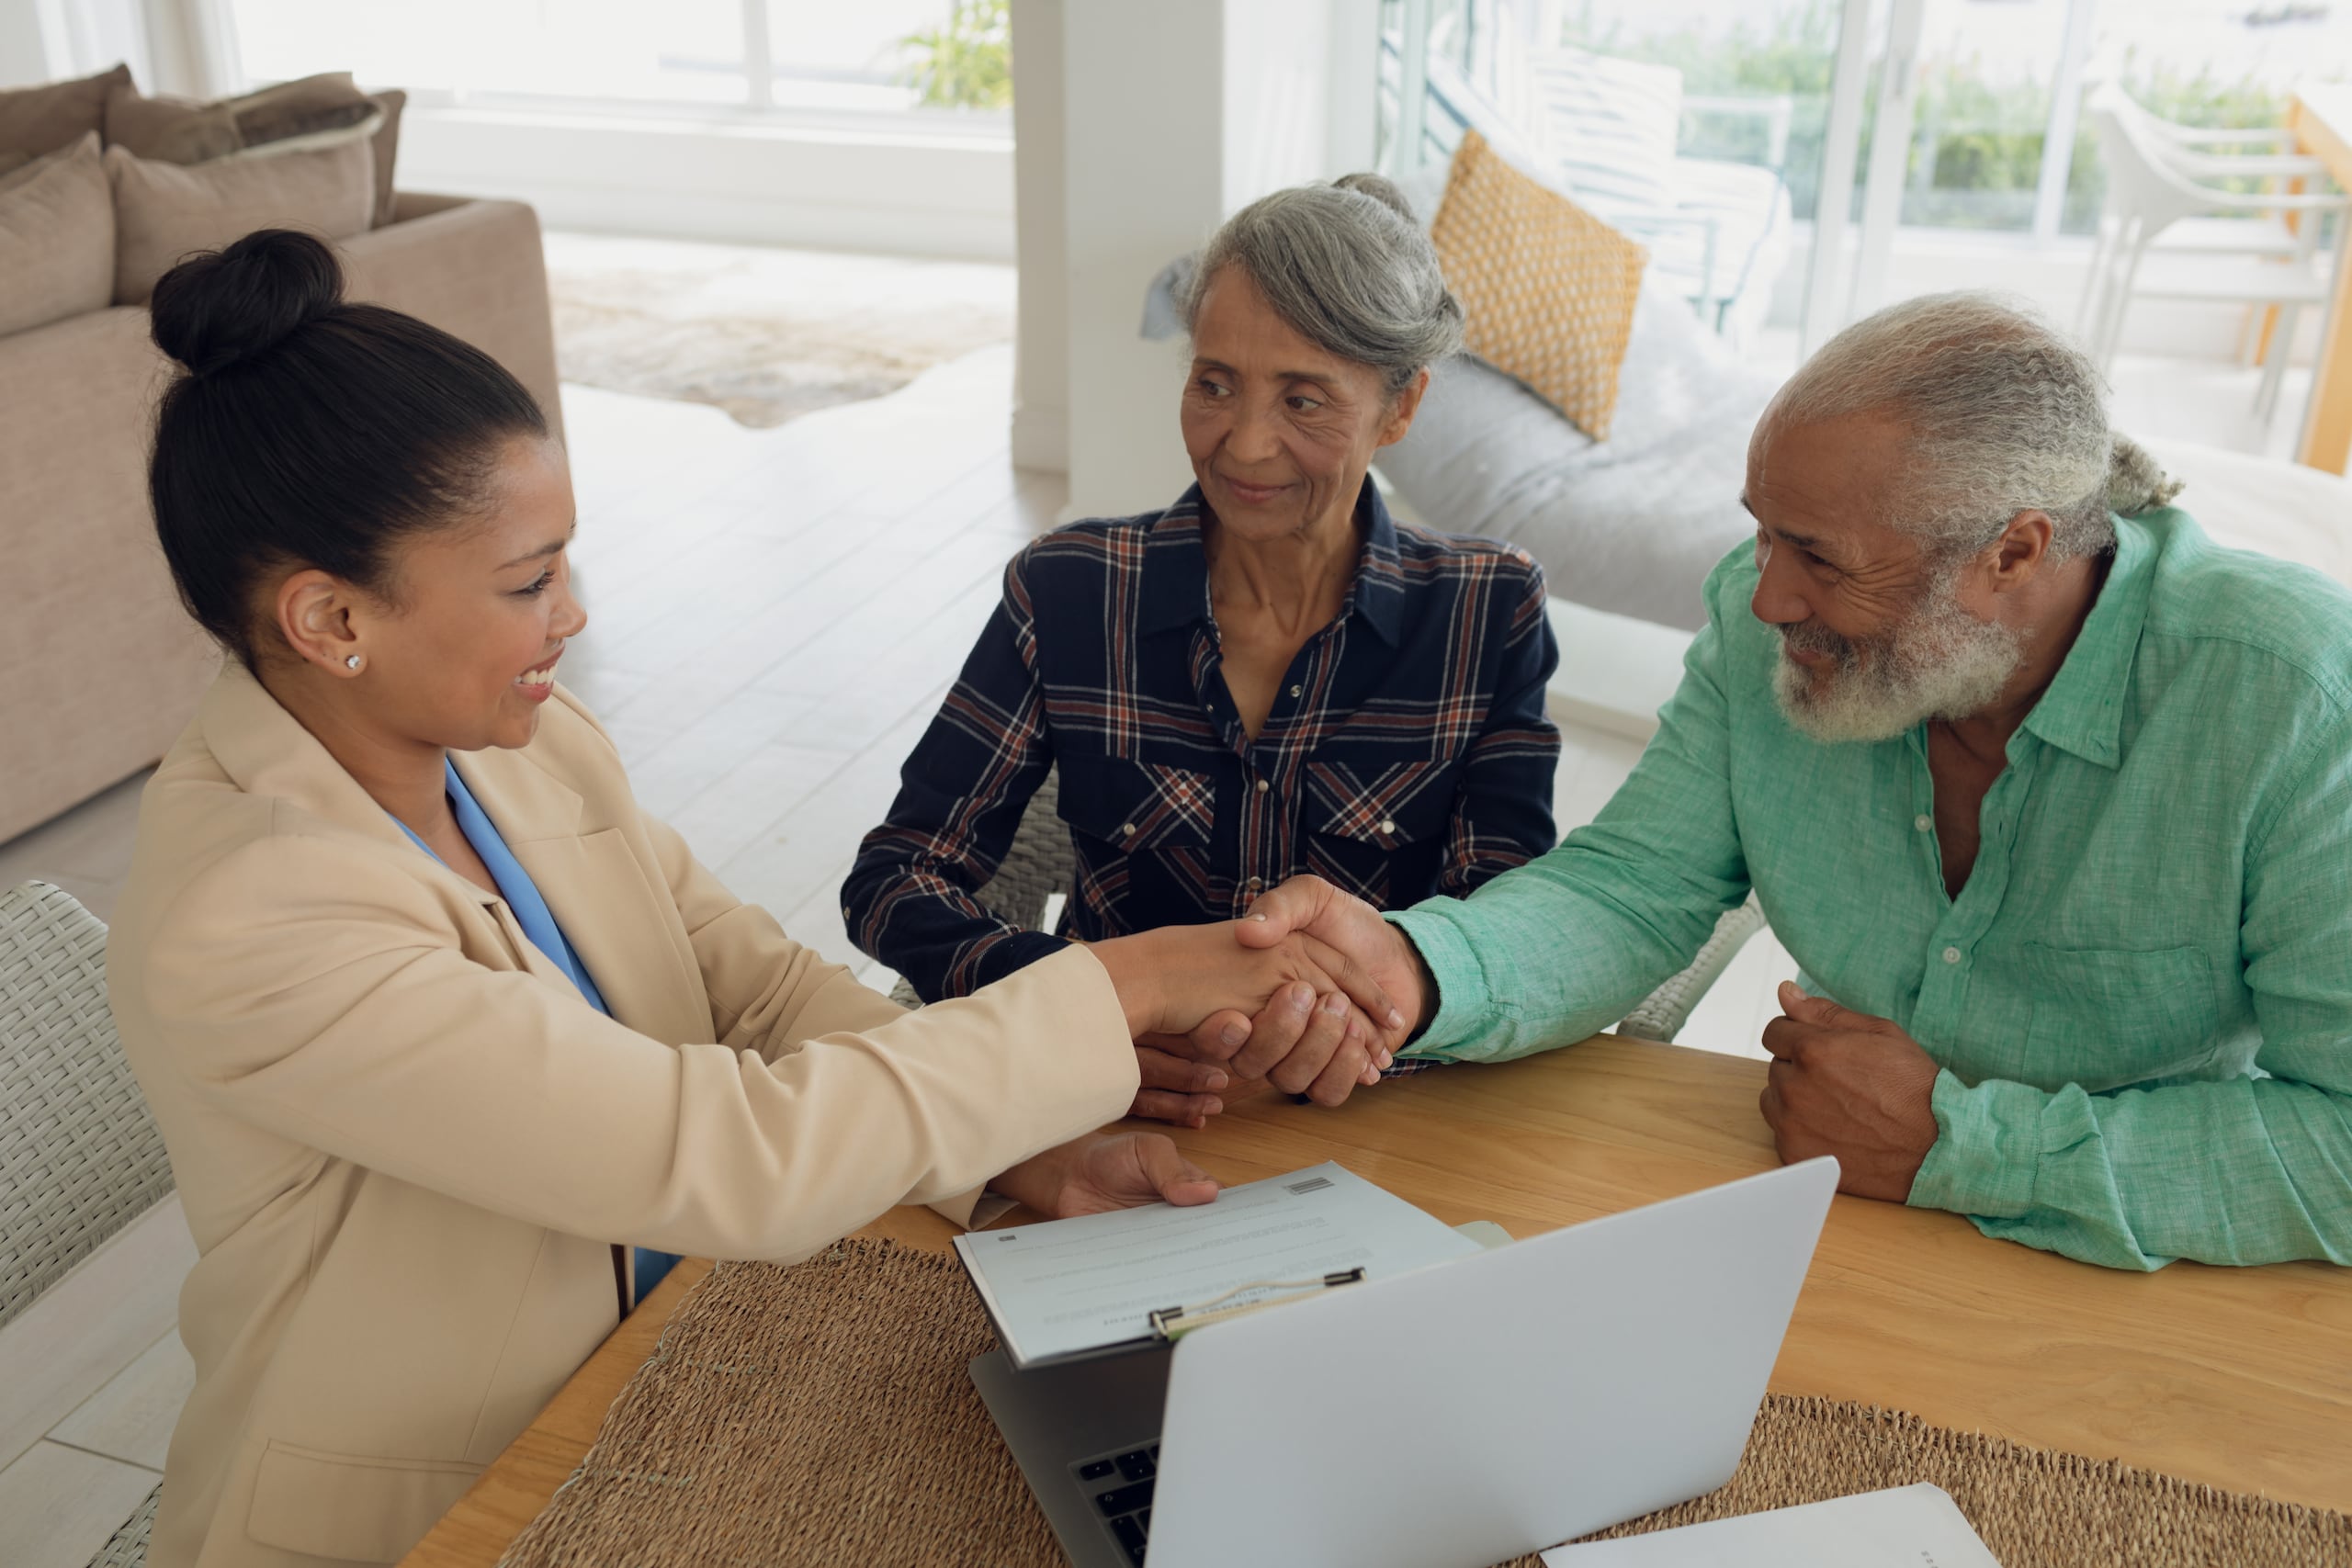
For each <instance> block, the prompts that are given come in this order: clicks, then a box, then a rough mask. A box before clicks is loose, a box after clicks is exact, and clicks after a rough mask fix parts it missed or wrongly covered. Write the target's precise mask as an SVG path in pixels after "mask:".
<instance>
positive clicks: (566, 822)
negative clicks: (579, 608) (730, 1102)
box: [452, 750, 711, 1045]
mask: <svg viewBox="0 0 2352 1568" xmlns="http://www.w3.org/2000/svg"><path fill="white" fill-rule="evenodd" d="M452 756H453V757H454V758H455V760H456V761H457V764H458V773H461V774H463V775H464V776H465V781H466V787H467V788H469V789H470V790H472V791H473V793H474V798H475V799H476V800H478V801H480V802H481V808H482V810H483V811H485V812H487V813H488V814H489V816H490V819H491V821H492V824H493V825H495V826H496V828H497V829H498V832H499V837H501V838H503V839H504V840H506V847H507V848H508V849H509V850H511V851H513V852H514V854H515V859H516V860H517V861H520V862H521V863H522V865H523V869H524V870H525V871H526V872H528V873H530V874H531V880H532V881H533V882H535V883H537V885H538V889H539V896H540V897H543V898H545V899H546V900H547V901H548V910H549V911H550V912H552V913H553V914H554V916H555V919H556V924H558V925H559V926H560V927H562V928H563V934H564V938H565V940H567V941H568V942H571V945H572V947H573V949H574V950H575V951H576V952H578V953H579V954H580V958H581V962H582V963H583V964H586V965H587V966H588V975H589V977H590V978H591V979H593V980H594V981H595V982H596V988H597V989H598V990H599V991H601V992H603V993H604V997H605V1005H606V1006H607V1007H609V1008H610V1009H611V1010H612V1012H613V1016H614V1017H615V1018H616V1019H618V1020H620V1021H622V1022H623V1023H626V1024H628V1026H629V1027H630V1028H631V1029H634V1030H636V1031H638V1032H639V1033H642V1034H650V1035H651V1036H653V1037H654V1038H655V1039H657V1040H663V1041H667V1042H669V1043H672V1044H673V1045H674V1044H683V1043H685V1042H687V1041H692V1040H707V1039H708V1038H710V1034H711V1017H710V998H709V997H708V995H707V993H706V992H705V991H704V989H703V986H702V974H701V970H700V968H699V967H698V966H697V965H696V964H695V957H694V950H693V948H692V947H691V946H690V945H689V944H688V943H687V942H686V941H685V936H684V931H681V930H680V929H679V928H678V921H677V918H676V909H675V906H674V905H673V903H672V901H671V899H670V897H669V892H668V890H667V889H666V888H656V887H654V886H651V885H650V879H649V877H648V876H647V875H646V873H645V871H644V870H643V868H642V867H640V866H639V863H638V858H637V856H636V855H635V854H634V853H633V852H631V851H630V848H629V844H628V836H627V835H626V834H624V833H623V832H621V830H620V829H618V828H615V827H602V826H600V825H599V824H597V823H596V822H594V820H593V819H588V818H587V812H586V803H585V802H584V801H583V799H582V796H581V795H580V794H579V792H577V791H576V790H574V789H572V788H571V786H570V785H568V784H564V783H563V782H562V781H561V780H560V779H558V778H557V777H556V776H555V775H554V774H552V773H548V771H547V770H546V769H545V768H544V767H541V766H540V765H539V764H538V763H537V761H534V760H533V759H532V758H531V756H530V755H529V753H528V751H527V750H526V751H473V752H454V753H452ZM525 946H526V947H529V946H531V944H530V943H528V942H526V943H525ZM534 956H536V949H534ZM547 968H548V972H549V973H551V974H552V975H554V976H555V978H556V981H557V983H558V984H559V985H561V986H564V987H567V988H569V987H570V986H571V981H570V980H569V979H568V978H566V977H565V976H564V975H563V972H562V971H561V970H560V969H557V968H556V967H555V966H554V964H551V963H550V964H548V965H547ZM535 972H536V966H535Z"/></svg>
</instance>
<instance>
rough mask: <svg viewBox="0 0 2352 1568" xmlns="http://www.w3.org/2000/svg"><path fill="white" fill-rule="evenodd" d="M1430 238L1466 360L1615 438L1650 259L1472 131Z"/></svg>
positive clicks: (1457, 155)
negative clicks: (1623, 374) (1622, 375)
mask: <svg viewBox="0 0 2352 1568" xmlns="http://www.w3.org/2000/svg"><path fill="white" fill-rule="evenodd" d="M1430 240H1431V242H1432V243H1435V244H1436V246H1437V255H1438V261H1439V263H1440V264H1441V265H1443V266H1444V268H1445V281H1446V285H1447V287H1449V288H1452V289H1453V295H1454V298H1455V299H1459V300H1461V301H1462V310H1463V313H1464V316H1465V317H1466V318H1467V320H1466V321H1465V323H1464V324H1465V326H1466V328H1467V342H1466V346H1467V347H1468V348H1469V350H1470V352H1471V353H1473V354H1475V355H1477V356H1478V357H1479V358H1481V359H1483V360H1485V361H1486V362H1487V364H1489V365H1491V366H1493V367H1495V368H1496V369H1498V370H1500V371H1502V372H1503V373H1504V374H1505V375H1508V376H1516V377H1517V378H1519V379H1521V381H1524V382H1525V383H1527V385H1528V386H1529V387H1531V388H1532V389H1534V391H1535V392H1536V393H1537V395H1539V396H1540V397H1542V398H1543V399H1544V400H1545V401H1547V402H1549V403H1550V404H1552V406H1553V407H1555V408H1556V409H1558V410H1559V411H1560V412H1562V413H1564V414H1566V415H1567V417H1568V418H1569V419H1570V420H1571V421H1573V422H1574V423H1576V424H1577V426H1578V427H1579V428H1581V429H1583V430H1584V431H1586V432H1588V433H1589V434H1590V435H1591V436H1592V437H1593V439H1594V440H1596V441H1605V440H1607V439H1608V438H1609V423H1610V421H1611V418H1613V417H1614V416H1615V414H1616V412H1617V373H1618V370H1619V369H1620V368H1621V367H1623V364H1624V361H1625V343H1626V340H1627V339H1628V338H1629V337H1631V336H1632V335H1633V331H1634V299H1635V298H1636V297H1637V296H1639V294H1640V293H1641V288H1642V266H1643V265H1644V264H1645V262H1646V261H1647V260H1648V259H1649V257H1648V253H1646V252H1645V251H1644V250H1643V249H1642V247H1641V246H1639V245H1637V244H1635V243H1634V242H1633V241H1631V240H1629V239H1627V238H1626V237H1625V236H1624V235H1623V234H1621V233H1619V232H1618V231H1616V230H1614V229H1611V227H1610V226H1609V225H1608V224H1606V223H1603V222H1602V221H1601V220H1600V219H1598V218H1595V217H1594V216H1593V215H1592V214H1591V213H1589V212H1587V211H1586V210H1585V209H1582V208H1580V207H1578V206H1577V204H1576V203H1575V202H1573V201H1570V200H1569V199H1568V198H1567V197H1565V196H1562V195H1561V194H1560V193H1559V192H1557V191H1555V190H1553V189H1551V188H1550V187H1548V186H1544V185H1543V184H1542V183H1540V182H1539V181H1536V180H1534V179H1532V178H1530V177H1529V176H1528V175H1523V174H1521V173H1520V172H1519V171H1518V170H1517V169H1514V168H1512V167H1511V166H1510V164H1508V163H1505V162H1504V161H1503V158H1502V156H1501V154H1499V153H1498V152H1496V151H1495V150H1494V149H1493V148H1491V147H1489V146H1487V141H1486V139H1485V138H1484V137H1482V136H1480V135H1479V134H1478V133H1477V132H1476V131H1475V130H1472V131H1465V132H1464V134H1463V138H1462V145H1461V146H1460V147H1458V148H1456V149H1455V150H1454V153H1453V170H1452V171H1451V173H1450V174H1449V175H1447V177H1446V182H1445V199H1444V200H1443V201H1442V203H1440V204H1439V207H1438V209H1437V219H1436V221H1435V222H1434V223H1432V224H1431V225H1430Z"/></svg>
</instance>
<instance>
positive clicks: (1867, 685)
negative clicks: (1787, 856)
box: [1772, 575, 2025, 744]
mask: <svg viewBox="0 0 2352 1568" xmlns="http://www.w3.org/2000/svg"><path fill="white" fill-rule="evenodd" d="M1951 589H1952V584H1951V580H1950V578H1949V577H1941V576H1940V575H1939V581H1935V582H1933V583H1932V584H1931V585H1930V586H1929V588H1928V592H1925V593H1923V594H1922V595H1920V598H1919V602H1918V603H1917V604H1916V605H1915V606H1914V607H1913V609H1912V611H1911V613H1910V614H1909V615H1906V616H1905V618H1904V619H1903V620H1902V621H1900V622H1898V623H1897V624H1896V625H1895V626H1893V627H1892V628H1890V629H1889V630H1887V631H1884V632H1882V633H1880V634H1879V635H1878V636H1876V637H1867V638H1862V637H1840V636H1839V635H1838V634H1837V633H1836V632H1833V631H1830V630H1828V629H1827V628H1826V627H1824V626H1813V625H1811V624H1810V623H1807V624H1804V625H1801V626H1782V627H1780V628H1778V629H1779V631H1780V633H1781V657H1780V660H1779V661H1778V662H1777V664H1776V665H1775V666H1774V669H1773V671H1772V694H1773V695H1774V696H1775V697H1776V698H1777V699H1779V702H1780V705H1781V716H1783V717H1785V718H1787V720H1788V721H1789V722H1790V723H1791V724H1792V725H1793V726H1795V727H1796V728H1797V729H1798V730H1800V731H1802V732H1803V733H1804V734H1805V735H1807V736H1809V737H1811V738H1812V739H1815V740H1819V741H1824V742H1826V743H1830V744H1835V743H1837V742H1839V741H1847V740H1860V741H1875V740H1892V739H1894V738H1895V737H1896V736H1898V735H1903V734H1906V733H1908V732H1909V731H1910V730H1912V729H1914V728H1917V727H1918V726H1919V725H1921V724H1924V723H1926V722H1927V721H1928V720H1929V719H1933V718H1941V719H1955V718H1966V717H1968V716H1970V715H1971V714H1975V713H1981V712H1982V711H1984V710H1985V708H1987V707H1989V706H1991V705H1992V703H1993V700H1994V699H1995V698H1996V697H1997V696H1999V695H2000V694H2001V688H2002V687H2003V686H2005V685H2007V683H2008V679H2009V677H2010V676H2011V675H2013V674H2015V673H2016V672H2017V667H2018V662H2019V661H2020V660H2023V659H2024V657H2025V635H2024V634H2023V633H2022V632H2018V631H2013V630H2011V629H2010V628H2009V627H2007V626H2003V625H2001V624H2000V623H1999V622H1998V621H1980V620H1978V619H1977V618H1976V617H1975V616H1973V615H1970V614H1969V613H1968V611H1967V610H1966V609H1965V608H1964V607H1962V604H1961V603H1960V601H1959V599H1958V598H1957V597H1956V596H1954V594H1953V593H1952V592H1951ZM1792 645H1794V646H1796V647H1798V648H1801V649H1804V651H1806V652H1808V653H1826V654H1831V655H1833V656H1835V658H1836V659H1837V664H1836V666H1835V667H1834V668H1832V669H1830V670H1828V671H1823V672H1819V673H1816V672H1815V671H1811V670H1808V669H1806V668H1805V667H1804V665H1802V664H1799V663H1798V662H1797V661H1796V660H1793V659H1792V658H1790V657H1789V649H1790V647H1791V646H1792Z"/></svg>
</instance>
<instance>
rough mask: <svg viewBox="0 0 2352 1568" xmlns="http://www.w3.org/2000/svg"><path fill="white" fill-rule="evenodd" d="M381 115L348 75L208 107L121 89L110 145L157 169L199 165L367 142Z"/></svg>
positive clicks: (114, 101) (112, 99)
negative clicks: (344, 141) (344, 140)
mask: <svg viewBox="0 0 2352 1568" xmlns="http://www.w3.org/2000/svg"><path fill="white" fill-rule="evenodd" d="M382 113H383V111H382V109H381V107H379V105H378V104H377V102H376V100H375V99H373V98H371V97H369V96H368V95H367V94H365V93H363V92H361V91H360V90H359V89H358V88H357V87H356V86H354V85H352V83H351V73H349V72H347V71H336V72H330V73H326V74H324V75H319V76H305V77H303V78H302V79H301V80H300V81H299V82H281V83H279V84H278V85H277V86H275V87H264V88H263V89H262V90H261V91H260V92H258V93H247V94H245V95H244V96H243V97H237V98H222V99H220V101H219V102H218V103H209V104H202V103H198V102H197V101H196V100H195V99H193V98H171V97H154V98H150V97H146V96H142V95H141V93H140V91H139V89H138V88H136V87H134V86H131V85H129V84H127V83H126V84H124V85H120V86H118V87H116V88H114V89H113V90H112V91H110V92H109V93H108V94H107V117H106V118H107V126H106V130H107V146H109V147H120V148H123V149H125V150H126V151H128V152H131V153H133V154H134V155H136V156H138V157H141V158H147V159H152V160H153V161H155V162H158V163H164V164H204V163H209V162H210V161H211V160H213V159H215V158H226V157H228V156H230V155H231V154H232V153H237V152H255V151H258V150H260V149H263V148H266V147H272V146H273V145H275V147H276V150H277V151H279V152H290V151H293V150H295V147H314V146H321V145H326V144H329V143H331V142H332V141H335V140H337V139H339V138H340V137H343V136H346V135H347V136H355V137H357V136H366V135H368V134H371V132H370V131H368V130H361V129H360V128H361V127H363V126H368V125H370V124H371V123H380V119H381V116H382ZM287 143H292V144H294V145H293V146H288V145H286V144H287Z"/></svg>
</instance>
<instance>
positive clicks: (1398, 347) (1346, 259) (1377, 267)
mask: <svg viewBox="0 0 2352 1568" xmlns="http://www.w3.org/2000/svg"><path fill="white" fill-rule="evenodd" d="M1228 266H1231V267H1238V268H1240V270H1241V271H1242V273H1243V274H1244V275H1245V276H1248V277H1249V279H1250V282H1251V283H1253V284H1255V285H1257V287H1258V292H1259V293H1261V294H1262V295H1264V296H1265V297H1266V303H1267V304H1269V305H1271V306H1272V307H1273V310H1274V314H1276V315H1278V316H1280V317H1281V318H1282V319H1283V321H1284V322H1285V323H1287V324H1288V325H1289V327H1290V328H1291V330H1292V331H1294V332H1295V333H1298V334H1299V335H1300V336H1301V337H1304V338H1306V340H1307V341H1308V342H1309V343H1312V344H1316V345H1317V347H1319V348H1322V349H1324V350H1326V351H1328V352H1329V353H1332V354H1336V355H1340V357H1342V358H1345V359H1352V360H1355V361H1356V362H1357V363H1359V364H1363V365H1369V366H1371V367H1373V368H1374V369H1375V370H1378V371H1379V372H1380V375H1381V384H1382V386H1383V387H1384V388H1385V389H1386V390H1387V392H1388V394H1389V396H1391V397H1394V396H1396V394H1397V393H1398V392H1401V391H1403V390H1404V389H1406V388H1407V387H1408V386H1410V385H1411V384H1412V381H1413V378H1415V377H1416V376H1419V374H1420V373H1421V372H1422V371H1423V370H1424V369H1427V368H1428V367H1430V366H1431V365H1433V364H1435V363H1436V362H1437V361H1439V360H1441V359H1442V358H1444V357H1445V356H1446V355H1449V354H1452V353H1453V351H1454V350H1456V349H1458V348H1460V347H1461V346H1462V305H1461V302H1460V301H1459V300H1457V299H1454V297H1453V292H1452V291H1451V290H1449V289H1448V288H1446V286H1445V273H1444V271H1443V269H1442V268H1441V267H1440V266H1439V265H1438V260H1437V250H1436V248H1435V247H1434V246H1432V245H1431V244H1430V237H1429V236H1428V235H1427V234H1424V233H1422V232H1421V229H1420V225H1419V224H1418V223H1416V222H1415V221H1414V220H1413V209H1412V208H1411V207H1410V206H1409V205H1408V204H1407V202H1406V200H1405V197H1404V194H1403V193H1402V192H1400V191H1399V190H1397V187H1396V186H1394V185H1392V184H1390V183H1389V182H1388V181H1386V180H1385V179H1383V178H1381V177H1380V176H1379V175H1344V176H1342V177H1341V178H1340V179H1338V180H1336V181H1334V182H1333V183H1331V184H1329V185H1311V186H1293V187H1291V188H1290V189H1288V190H1278V191H1276V192H1274V193H1273V194H1272V196H1264V197H1259V198H1258V199H1257V200H1256V201H1253V202H1251V203H1250V205H1249V206H1247V207H1245V208H1243V209H1241V210H1240V211H1238V212H1237V213H1235V214H1234V215H1233V216H1232V217H1230V218H1228V219H1227V220H1225V224H1224V226H1223V227H1222V228H1220V229H1218V230H1217V231H1216V236H1215V237H1214V238H1213V239H1211V240H1210V241H1209V243H1208V245H1207V247H1206V248H1205V249H1204V250H1203V251H1202V252H1201V254H1200V258H1199V260H1198V262H1197V263H1196V264H1195V265H1194V266H1193V276H1192V277H1191V278H1190V280H1189V281H1188V282H1187V283H1186V285H1185V287H1184V292H1183V297H1182V301H1181V304H1182V311H1183V317H1184V330H1185V331H1186V332H1191V331H1192V330H1193V325H1194V323H1195V322H1197V321H1199V319H1200V314H1201V301H1202V300H1203V299H1205V298H1207V295H1208V290H1209V285H1210V284H1212V283H1213V282H1215V281H1216V276H1217V275H1218V274H1219V273H1221V272H1223V271H1224V270H1225V269H1226V268H1227V267H1228Z"/></svg>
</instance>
